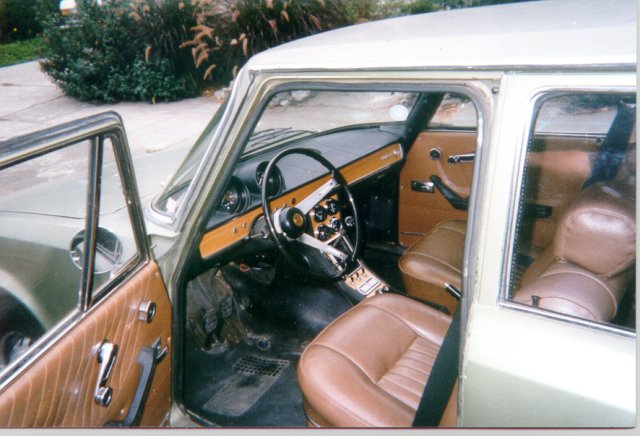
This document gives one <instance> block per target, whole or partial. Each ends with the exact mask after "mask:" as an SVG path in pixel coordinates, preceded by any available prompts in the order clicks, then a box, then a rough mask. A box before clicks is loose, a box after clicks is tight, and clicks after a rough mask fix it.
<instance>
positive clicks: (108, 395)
mask: <svg viewBox="0 0 640 436" xmlns="http://www.w3.org/2000/svg"><path fill="white" fill-rule="evenodd" d="M117 354H118V346H117V345H116V344H112V343H111V342H107V341H104V342H102V344H100V348H98V363H99V364H100V369H99V370H98V380H97V381H96V389H95V392H94V394H93V399H94V400H95V401H96V403H98V405H100V406H102V407H108V406H109V404H111V399H112V398H113V388H111V387H110V386H107V382H108V381H109V376H110V375H111V370H112V369H113V365H114V364H115V363H116V355H117Z"/></svg>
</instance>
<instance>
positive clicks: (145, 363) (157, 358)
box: [107, 337, 169, 427]
mask: <svg viewBox="0 0 640 436" xmlns="http://www.w3.org/2000/svg"><path fill="white" fill-rule="evenodd" d="M167 354H169V349H168V348H167V347H165V348H164V349H162V348H161V338H159V337H158V339H156V340H155V341H154V342H153V344H152V345H151V346H150V347H149V346H143V347H142V348H141V349H140V352H139V353H138V357H136V362H138V365H140V370H141V371H140V379H139V380H138V387H137V388H136V392H135V394H134V395H133V400H131V405H130V406H129V412H128V413H127V416H126V417H125V418H124V419H123V420H122V421H109V422H108V423H107V427H135V426H138V425H139V424H140V419H141V418H142V412H143V411H144V405H145V403H146V402H147V397H148V396H149V390H150V389H151V382H152V381H153V374H154V373H155V370H156V366H157V365H158V363H160V362H161V361H162V360H163V359H164V358H165V357H166V356H167Z"/></svg>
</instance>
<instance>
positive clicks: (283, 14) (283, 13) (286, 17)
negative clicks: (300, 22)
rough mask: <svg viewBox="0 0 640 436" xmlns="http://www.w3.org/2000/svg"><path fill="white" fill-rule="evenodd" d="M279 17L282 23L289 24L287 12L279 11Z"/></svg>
mask: <svg viewBox="0 0 640 436" xmlns="http://www.w3.org/2000/svg"><path fill="white" fill-rule="evenodd" d="M280 15H282V17H283V18H284V21H286V22H287V23H288V22H289V14H287V11H285V10H282V11H280Z"/></svg>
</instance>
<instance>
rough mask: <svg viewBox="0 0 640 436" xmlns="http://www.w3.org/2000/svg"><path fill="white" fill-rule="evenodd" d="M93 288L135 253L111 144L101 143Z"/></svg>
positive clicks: (117, 270) (106, 279) (124, 265)
mask: <svg viewBox="0 0 640 436" xmlns="http://www.w3.org/2000/svg"><path fill="white" fill-rule="evenodd" d="M102 162H103V164H102V191H101V194H100V217H99V219H98V234H97V240H96V257H95V268H94V272H95V275H94V278H93V289H94V290H95V291H98V290H99V289H100V288H101V287H103V286H104V284H105V283H108V282H109V281H110V279H111V278H113V277H116V276H117V275H118V274H119V273H120V272H121V271H122V270H123V268H125V267H126V266H127V265H128V264H129V263H130V261H131V260H132V259H133V258H135V257H136V256H137V254H138V250H137V246H136V240H135V237H134V233H133V228H132V226H131V220H130V218H129V213H128V209H127V203H126V199H125V196H124V192H123V189H122V180H121V178H120V172H119V170H118V166H117V163H116V158H115V154H114V150H113V143H112V140H111V139H110V138H107V139H106V140H105V143H104V155H103V161H102Z"/></svg>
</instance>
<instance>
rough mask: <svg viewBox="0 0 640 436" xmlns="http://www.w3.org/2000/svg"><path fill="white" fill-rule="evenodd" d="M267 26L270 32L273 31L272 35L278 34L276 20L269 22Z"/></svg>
mask: <svg viewBox="0 0 640 436" xmlns="http://www.w3.org/2000/svg"><path fill="white" fill-rule="evenodd" d="M269 26H270V27H271V30H273V33H278V23H276V20H269Z"/></svg>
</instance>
